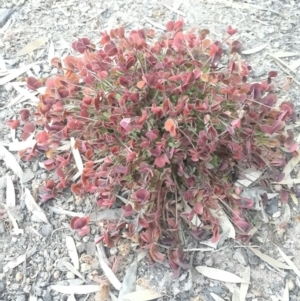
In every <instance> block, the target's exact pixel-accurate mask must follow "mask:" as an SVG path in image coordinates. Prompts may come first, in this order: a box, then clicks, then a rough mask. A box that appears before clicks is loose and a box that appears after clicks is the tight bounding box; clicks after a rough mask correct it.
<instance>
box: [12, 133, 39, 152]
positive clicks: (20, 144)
mask: <svg viewBox="0 0 300 301" xmlns="http://www.w3.org/2000/svg"><path fill="white" fill-rule="evenodd" d="M33 136H34V133H32V134H31V135H30V137H28V139H26V140H25V141H18V140H15V141H14V142H11V143H9V145H8V149H9V150H10V151H11V152H18V151H21V150H24V149H27V148H33V147H34V146H35V144H36V140H35V139H32V137H33Z"/></svg>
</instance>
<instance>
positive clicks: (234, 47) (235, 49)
mask: <svg viewBox="0 0 300 301" xmlns="http://www.w3.org/2000/svg"><path fill="white" fill-rule="evenodd" d="M241 52H242V44H241V43H240V42H239V41H233V42H232V44H231V53H239V54H241Z"/></svg>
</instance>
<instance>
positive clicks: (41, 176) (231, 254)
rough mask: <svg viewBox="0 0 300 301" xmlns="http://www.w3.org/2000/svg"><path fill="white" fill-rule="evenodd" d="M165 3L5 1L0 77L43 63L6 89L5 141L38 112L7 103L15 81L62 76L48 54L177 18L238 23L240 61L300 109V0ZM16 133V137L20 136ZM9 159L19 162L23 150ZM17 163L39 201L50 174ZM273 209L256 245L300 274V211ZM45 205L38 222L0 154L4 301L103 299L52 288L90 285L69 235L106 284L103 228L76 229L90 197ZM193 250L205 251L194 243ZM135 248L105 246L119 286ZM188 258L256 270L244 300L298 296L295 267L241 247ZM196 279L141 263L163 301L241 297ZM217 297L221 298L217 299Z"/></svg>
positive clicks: (207, 24) (0, 136)
mask: <svg viewBox="0 0 300 301" xmlns="http://www.w3.org/2000/svg"><path fill="white" fill-rule="evenodd" d="M163 3H164V4H166V5H163ZM163 3H162V2H161V1H152V0H112V1H101V0H98V1H96V0H85V1H83V0H60V1H55V0H26V1H24V0H21V1H13V0H0V7H1V6H2V7H3V9H2V10H0V16H1V14H2V16H1V18H5V20H3V22H2V21H1V18H0V26H1V25H3V26H2V28H0V58H1V60H0V66H1V67H0V73H3V71H5V70H4V68H7V69H8V70H10V71H11V70H13V69H16V70H17V69H20V68H21V67H23V66H25V65H28V64H31V63H34V62H38V63H36V64H35V65H34V66H33V67H32V68H31V69H29V70H27V71H26V72H25V73H24V74H21V75H20V76H18V77H17V78H15V79H13V80H11V81H10V82H8V83H5V84H2V85H0V142H1V144H2V145H4V146H5V147H6V146H7V143H9V142H11V141H12V139H13V137H12V133H11V132H10V130H9V129H8V127H7V126H6V120H8V119H14V118H15V117H16V114H17V113H18V112H19V110H20V109H22V108H24V107H29V108H31V107H32V102H31V101H30V100H28V99H27V100H25V101H23V102H18V103H17V104H15V105H12V106H10V107H5V106H6V105H7V104H8V103H10V102H11V101H12V100H14V99H15V98H16V97H18V95H19V94H20V91H17V90H16V88H15V85H17V86H18V87H21V88H23V89H25V86H24V78H25V77H26V76H28V75H34V76H37V77H42V78H47V77H48V76H49V75H51V74H55V72H56V70H54V69H53V68H52V67H50V65H49V63H48V61H49V57H50V56H51V55H54V54H55V55H58V56H65V55H67V54H69V53H71V51H72V50H71V47H70V44H71V43H72V42H73V41H74V40H75V39H76V38H79V37H88V38H90V39H91V40H92V41H94V42H95V43H97V41H98V40H99V32H100V31H103V30H105V29H109V28H113V27H117V26H120V25H123V26H125V28H126V30H129V29H137V28H143V27H152V28H154V29H155V30H156V31H158V32H160V31H163V30H162V29H161V28H160V27H161V26H164V25H165V24H166V22H167V21H169V20H177V19H178V18H180V17H182V15H184V20H185V23H186V28H189V27H197V28H200V29H202V28H208V29H209V30H210V32H211V36H212V37H214V38H216V39H218V40H223V39H224V37H226V28H227V26H228V25H232V26H233V27H237V28H238V34H237V37H236V38H237V39H239V40H240V41H241V42H242V43H243V46H244V50H249V53H250V54H247V55H246V54H245V55H243V58H244V59H245V60H246V61H247V62H249V63H250V65H251V66H252V68H253V72H252V74H251V76H252V80H253V81H255V80H256V79H263V78H265V77H266V75H267V73H268V72H269V71H271V70H277V71H278V73H279V76H278V77H277V78H276V79H275V82H276V84H277V85H278V92H279V94H280V98H281V101H284V100H291V101H293V102H294V104H295V106H296V107H297V108H298V107H299V106H300V100H299V95H300V93H299V84H300V68H298V67H299V66H300V63H299V58H300V53H299V46H300V23H299V18H300V1H293V0H273V1H272V0H252V1H251V0H248V1H246V0H244V1H220V0H219V1H218V0H210V1H208V0H207V1H205V0H176V1H170V0H164V1H163ZM4 8H6V9H4ZM7 9H13V11H12V12H13V13H12V14H11V15H9V14H8V12H9V11H8V10H7ZM5 14H6V15H5ZM4 15H5V16H6V17H5V16H4ZM151 22H152V24H151ZM41 37H44V38H48V40H47V42H46V43H44V44H43V45H42V46H40V47H39V48H38V49H37V50H34V51H33V52H30V53H28V54H26V53H25V54H24V55H19V56H17V55H16V54H17V53H18V51H20V50H21V49H23V47H25V46H26V45H28V44H29V43H30V42H33V41H35V40H37V39H38V38H41ZM246 53H247V52H246ZM287 53H288V54H287ZM272 54H273V55H272ZM274 54H276V55H277V56H276V55H274ZM279 54H281V56H280V55H279ZM274 56H275V57H274ZM5 74H6V73H5V72H4V73H3V74H0V76H3V75H5ZM0 82H1V78H0ZM14 83H16V84H14ZM288 86H289V89H288V90H287V89H286V88H287V87H288ZM16 137H17V138H18V137H19V133H18V132H17V133H16ZM12 153H13V154H14V155H15V157H16V158H17V154H16V152H12ZM19 164H20V166H21V168H22V170H23V172H24V175H23V178H22V181H23V185H24V186H25V187H27V188H28V189H29V190H30V191H31V193H32V194H33V195H34V193H35V191H36V188H37V187H38V186H39V185H40V183H42V182H43V181H44V180H45V179H47V178H48V177H49V174H48V173H47V172H45V170H43V169H41V168H40V167H39V164H38V162H33V163H24V162H19ZM7 176H10V178H11V179H12V180H13V184H14V187H15V193H16V205H15V207H14V208H13V210H12V211H11V212H12V215H13V216H14V218H15V220H16V222H17V224H18V226H19V229H21V230H23V233H21V234H19V235H16V234H15V233H13V225H12V223H11V219H10V218H9V217H8V216H7V213H6V210H5V207H4V204H5V203H6V202H7V201H6V198H7V196H6V193H7V192H6V186H7ZM268 205H269V207H268V208H267V212H268V213H269V219H270V221H272V223H268V224H264V223H262V222H261V221H258V222H257V228H258V231H257V232H256V233H255V235H254V236H253V239H252V240H251V244H252V245H259V246H260V247H261V249H260V251H261V252H262V253H265V254H268V255H269V256H270V257H272V258H274V259H278V260H281V261H282V262H284V261H283V259H282V258H281V256H280V254H279V252H278V249H277V247H276V245H278V246H279V247H280V248H281V249H282V250H283V251H284V252H285V254H287V255H288V256H290V258H291V259H292V261H293V262H294V263H295V265H296V266H297V267H298V268H300V256H299V254H300V224H299V219H297V216H298V214H300V208H299V206H298V205H296V204H295V203H294V202H292V201H291V202H290V204H289V207H288V208H289V209H290V218H288V217H289V212H287V211H286V210H288V209H287V207H282V206H280V204H277V200H276V199H275V201H274V202H273V203H272V204H271V203H270V204H268ZM41 207H42V210H43V211H44V212H45V214H46V217H47V219H48V221H49V223H43V222H41V221H40V219H39V218H37V216H36V215H34V214H33V212H30V211H29V210H28V208H27V207H26V205H25V202H24V199H23V198H22V196H21V182H20V179H19V178H18V177H17V176H16V175H15V173H14V172H13V171H11V169H9V168H8V167H7V166H6V164H5V163H4V161H3V160H1V158H0V301H4V300H5V301H6V300H7V301H8V300H14V301H25V300H31V301H32V300H38V301H42V300H44V301H51V300H57V301H58V300H81V301H83V300H104V299H101V298H100V297H101V296H99V294H97V295H95V294H94V293H91V294H84V295H83V294H82V295H78V294H76V295H75V298H74V299H71V298H73V297H72V296H71V297H69V296H68V295H66V294H62V293H59V292H57V291H55V290H54V289H52V288H53V287H52V285H56V284H59V285H65V286H70V287H72V286H74V285H79V284H84V281H83V280H82V279H80V278H79V277H78V276H76V275H75V274H74V273H73V272H74V271H71V270H70V269H68V268H67V267H66V266H65V265H64V264H63V262H64V261H68V262H71V259H70V256H69V252H68V248H67V245H66V237H70V236H71V237H73V238H74V241H75V245H76V250H77V253H78V254H79V257H80V268H79V272H80V274H81V275H83V278H84V279H85V280H86V282H87V284H96V282H95V279H97V277H96V278H95V275H98V278H99V277H100V276H101V275H102V274H103V272H102V269H101V268H100V265H99V260H98V257H97V249H96V247H95V244H94V239H95V235H96V234H98V231H99V230H98V229H99V227H98V224H97V223H94V222H92V223H91V233H90V234H89V235H87V236H84V237H80V236H79V235H77V234H75V233H74V232H73V231H72V230H71V229H70V226H69V222H70V219H71V214H70V212H71V211H73V212H79V213H87V212H89V210H90V209H91V208H92V205H91V200H90V199H84V200H82V199H74V198H73V197H72V195H71V193H70V192H69V191H67V192H65V193H64V194H63V195H62V196H61V197H60V198H59V199H58V200H55V201H49V202H47V203H46V204H44V205H42V206H41ZM53 207H55V208H56V211H55V210H54V209H53ZM63 210H66V211H63ZM287 218H288V220H287ZM187 248H188V249H192V248H204V246H203V245H201V244H199V243H198V242H195V241H191V242H189V241H188V245H187ZM133 250H134V247H133V246H131V245H130V244H129V245H128V244H126V242H123V244H122V245H119V246H118V247H116V248H113V249H110V250H109V249H107V250H106V254H107V256H108V257H109V259H110V260H111V262H112V263H113V265H115V266H116V267H117V268H116V275H117V277H118V279H119V280H120V281H121V282H122V280H123V278H124V275H125V273H126V271H127V270H128V267H129V266H130V264H131V262H132V261H133V260H134V258H135V257H136V256H137V255H136V253H135V252H134V251H133ZM19 256H21V257H19ZM22 256H23V257H22ZM192 256H193V257H192ZM280 258H281V259H280ZM189 259H191V262H192V264H193V266H207V267H214V268H218V269H222V270H226V271H228V272H231V273H234V274H236V275H238V276H242V275H243V272H244V271H245V269H246V267H250V270H251V278H250V286H249V289H248V293H247V296H246V300H247V301H250V300H252V301H265V300H272V301H276V300H283V299H282V296H284V289H285V287H287V289H288V291H289V299H285V300H284V301H286V300H291V301H296V300H300V280H299V278H297V276H296V274H295V272H294V271H293V270H284V269H275V268H273V267H272V266H271V265H270V264H268V263H266V262H265V261H263V260H261V259H260V258H259V257H257V256H255V255H254V253H253V252H252V251H251V250H250V249H249V248H245V247H241V245H240V244H239V243H237V242H236V241H233V240H226V241H225V242H224V243H223V244H222V245H221V246H219V247H218V248H217V249H216V250H214V251H207V252H204V251H194V252H190V253H189ZM191 274H192V273H191V271H183V272H182V273H181V275H180V277H179V278H177V279H173V278H172V271H171V270H170V268H169V267H168V265H167V264H162V265H158V264H157V265H151V264H149V262H148V261H147V260H146V259H144V260H141V261H140V262H139V263H138V270H137V278H138V283H139V284H140V285H143V286H144V287H145V286H148V287H150V288H151V289H155V290H156V291H158V292H160V293H162V294H163V295H164V296H163V297H161V298H159V299H158V300H168V301H171V300H189V301H197V300H198V301H201V300H202V301H213V300H235V301H236V300H240V298H239V297H236V292H237V291H238V290H239V287H240V284H232V283H226V282H220V281H217V280H212V279H211V278H208V277H204V276H203V275H201V274H199V273H197V274H196V275H194V277H193V278H192V279H191ZM102 281H103V280H102ZM110 289H111V292H112V293H113V294H114V295H115V296H117V295H118V293H117V291H116V290H114V289H113V288H112V287H111V286H110ZM214 294H215V295H217V296H219V298H221V299H217V297H213V296H215V295H214ZM68 298H69V299H68ZM109 298H110V297H109ZM108 300H110V299H108ZM115 300H116V299H115ZM119 300H121V299H119Z"/></svg>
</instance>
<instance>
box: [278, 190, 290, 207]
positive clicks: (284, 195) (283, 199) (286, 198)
mask: <svg viewBox="0 0 300 301" xmlns="http://www.w3.org/2000/svg"><path fill="white" fill-rule="evenodd" d="M280 198H281V202H282V203H283V204H287V203H288V202H289V193H288V191H286V190H283V189H282V190H281V191H280Z"/></svg>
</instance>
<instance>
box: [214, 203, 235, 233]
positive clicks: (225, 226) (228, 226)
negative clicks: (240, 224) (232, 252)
mask: <svg viewBox="0 0 300 301" xmlns="http://www.w3.org/2000/svg"><path fill="white" fill-rule="evenodd" d="M210 213H211V214H212V215H213V216H214V217H216V218H217V219H218V220H219V224H220V227H221V229H222V233H226V232H228V236H227V237H228V238H233V239H235V229H234V227H233V225H232V223H231V222H230V220H229V218H228V216H227V215H226V214H225V212H224V211H223V209H222V208H221V207H220V208H219V209H216V210H214V209H210Z"/></svg>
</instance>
